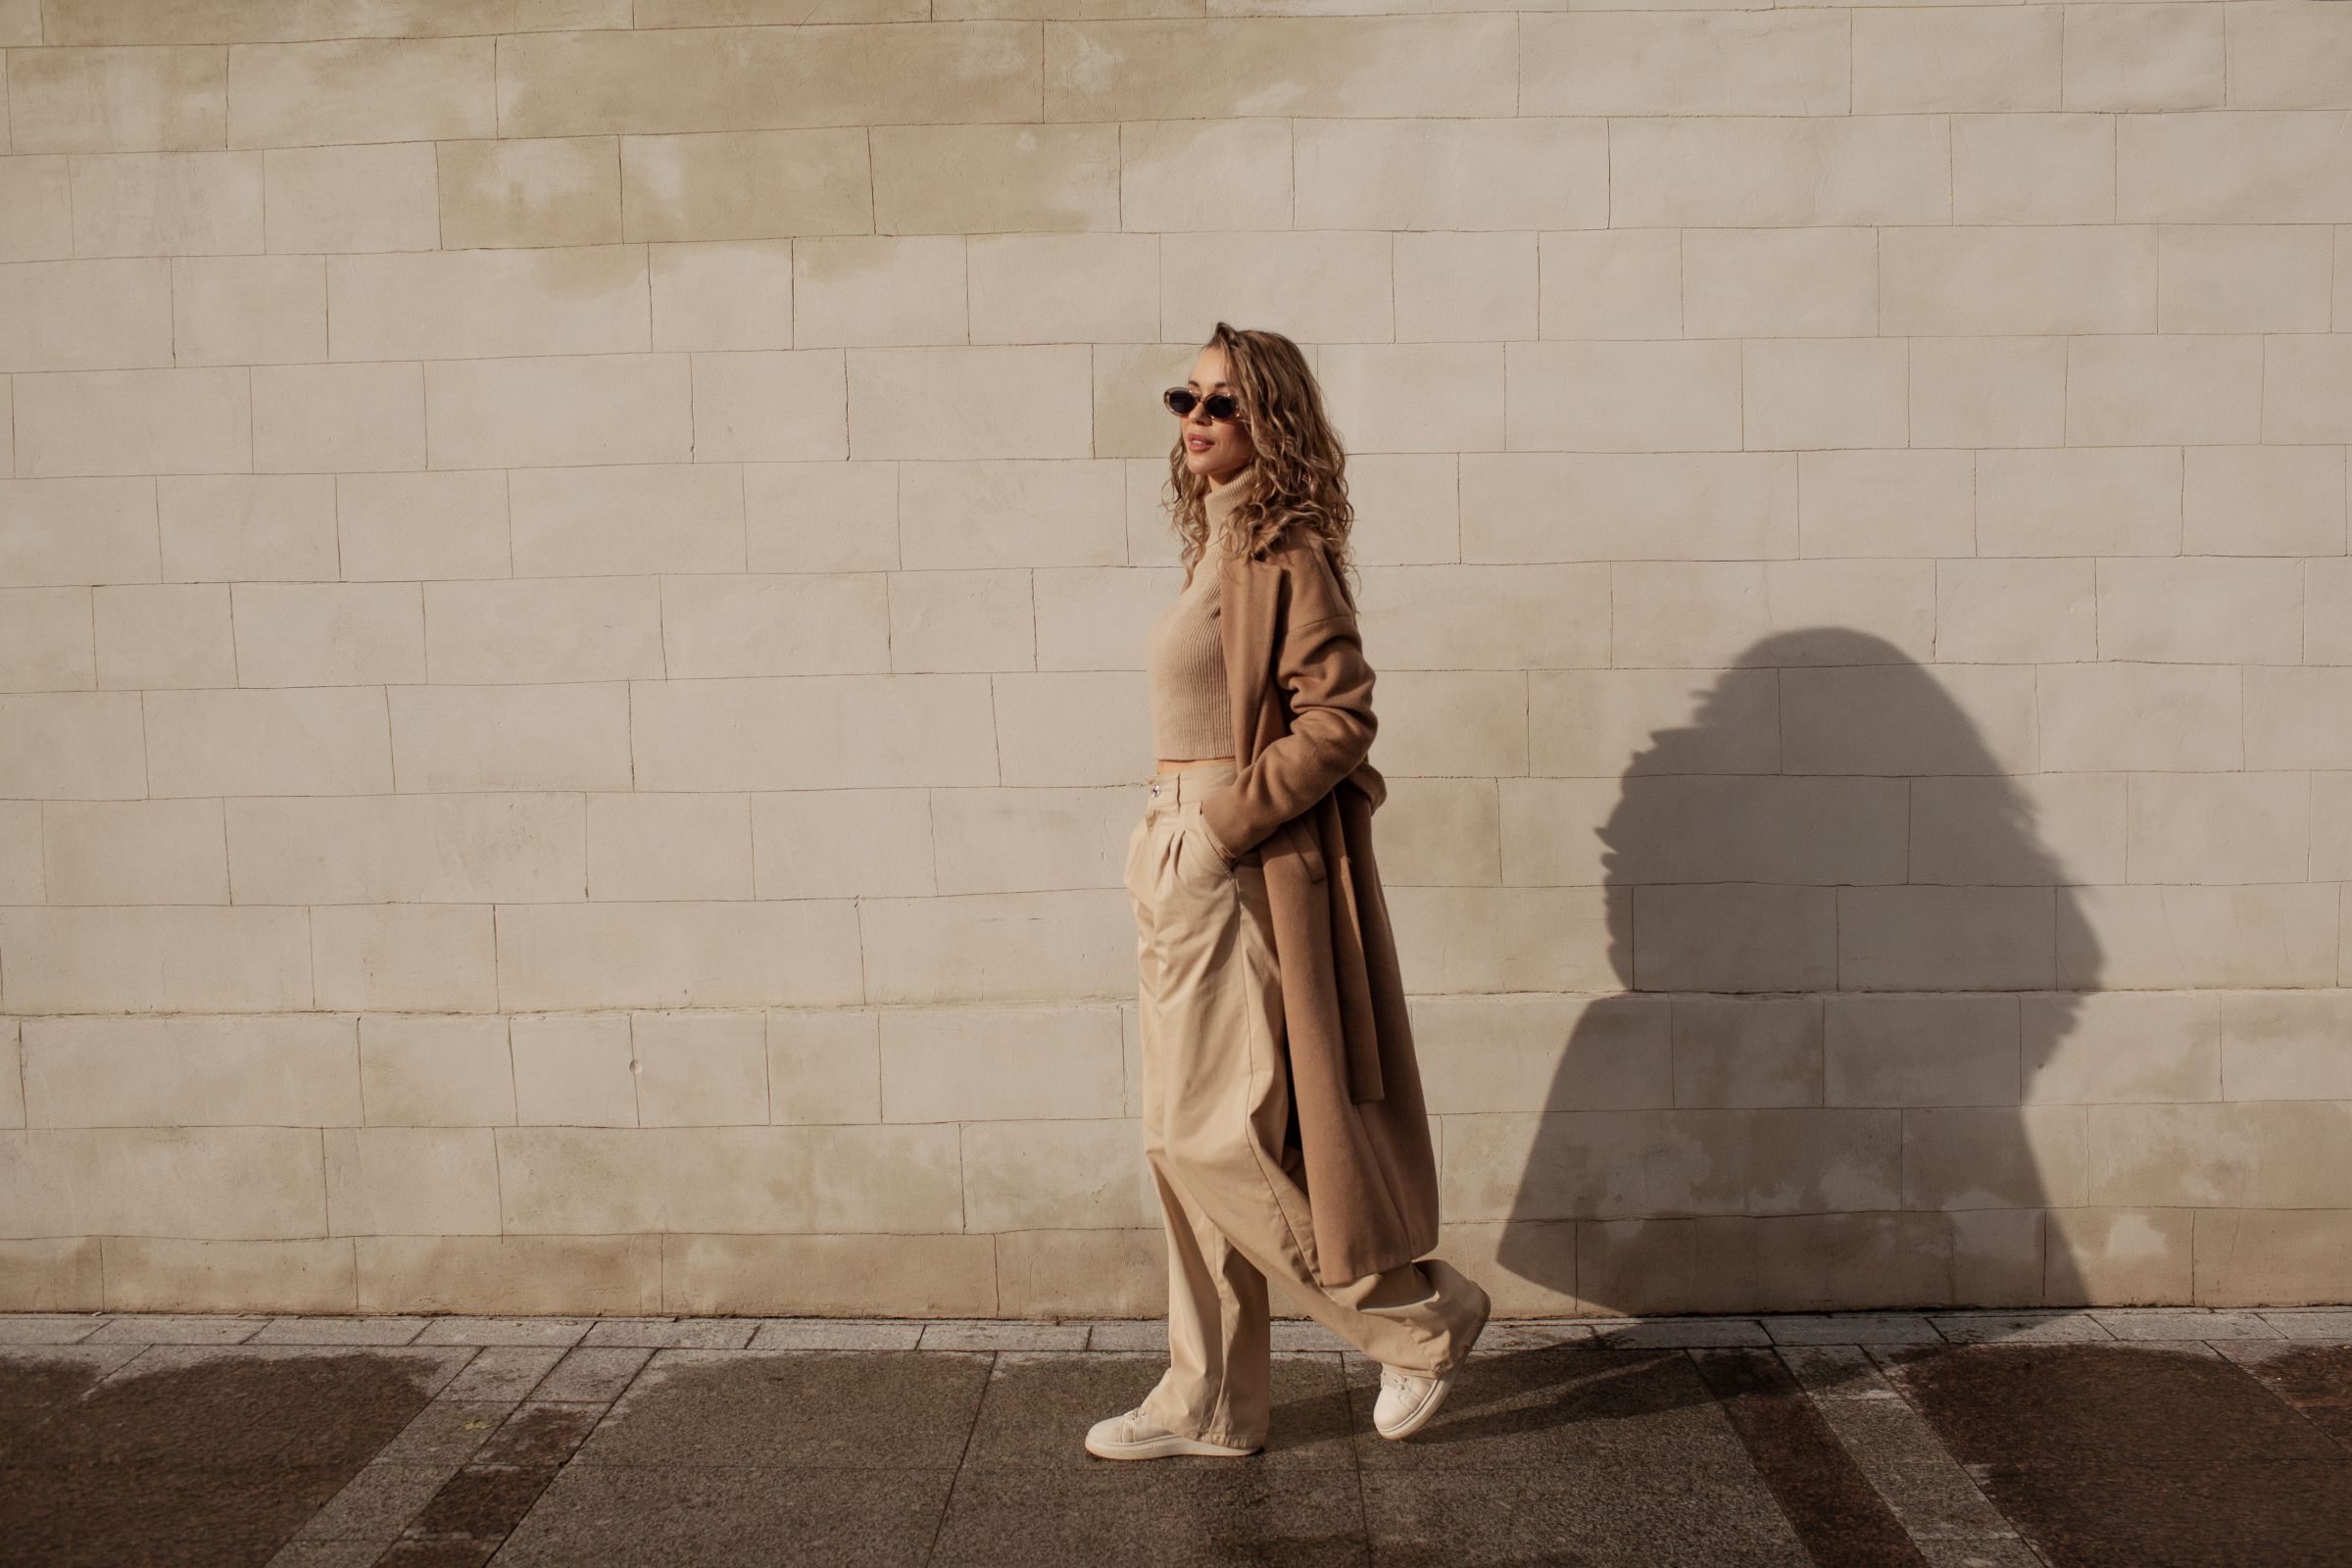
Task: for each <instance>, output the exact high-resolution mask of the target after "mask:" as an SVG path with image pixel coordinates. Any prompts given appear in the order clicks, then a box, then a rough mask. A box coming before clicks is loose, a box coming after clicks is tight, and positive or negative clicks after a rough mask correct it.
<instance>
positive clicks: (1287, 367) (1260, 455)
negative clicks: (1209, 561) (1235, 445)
mask: <svg viewBox="0 0 2352 1568" xmlns="http://www.w3.org/2000/svg"><path fill="white" fill-rule="evenodd" d="M1201 347H1203V348H1215V349H1218V350H1220V351H1221V352H1222V353H1223V354H1224V356H1225V379H1226V381H1227V383H1228V386H1229V389H1230V390H1231V391H1232V392H1233V394H1234V396H1235V397H1236V398H1238V399H1239V400H1240V402H1241V406H1242V407H1241V414H1240V418H1241V419H1242V421H1243V422H1244V423H1245V424H1247V425H1248V426H1249V429H1250V445H1251V446H1252V447H1253V448H1255V449H1256V457H1255V458H1254V459H1253V460H1252V464H1251V466H1252V467H1254V468H1255V470H1256V474H1257V482H1256V484H1255V485H1254V486H1253V487H1252V493H1251V494H1250V496H1249V497H1248V498H1246V499H1245V500H1244V501H1243V502H1242V504H1241V506H1240V507H1239V508H1237V509H1236V510H1235V512H1234V514H1233V517H1232V519H1231V526H1232V528H1233V530H1234V532H1235V534H1236V535H1237V536H1238V537H1240V538H1242V539H1244V540H1246V541H1248V545H1247V549H1248V553H1249V554H1250V555H1252V556H1254V555H1258V554H1260V553H1261V552H1263V551H1265V550H1267V549H1270V548H1271V547H1272V546H1273V545H1274V543H1275V542H1276V540H1277V539H1278V538H1280V537H1281V536H1282V534H1283V530H1285V529H1286V528H1290V529H1296V530H1299V532H1301V533H1305V534H1311V535H1313V536H1315V537H1316V538H1318V539H1320V540H1321V541H1322V543H1323V550H1324V554H1325V556H1326V557H1327V558H1328V559H1329V560H1330V562H1331V569H1332V574H1333V575H1334V576H1335V577H1337V578H1338V579H1339V583H1340V591H1341V592H1342V593H1343V594H1345V595H1347V597H1348V608H1349V609H1351V610H1352V609H1353V608H1354V607H1355V590H1354V589H1353V588H1352V587H1351V586H1350V585H1349V583H1348V573H1349V572H1350V571H1352V570H1353V569H1354V557H1353V553H1352V551H1351V550H1350V548H1349V545H1348V532H1349V530H1350V529H1352V528H1353V527H1354V525H1355V509H1354V507H1353V506H1351V505H1350V504H1349V503H1348V454H1347V452H1346V451H1345V450H1343V449H1342V448H1341V446H1340V437H1339V432H1338V431H1336V430H1334V429H1333V428H1332V425H1331V420H1330V419H1329V418H1328V417H1325V415H1324V413H1323V392H1322V389H1321V388H1320V387H1319V386H1318V385H1317V384H1316V382H1315V373H1314V371H1312V370H1310V369H1308V368H1307V365H1306V356H1305V355H1303V354H1301V353H1300V352H1299V345H1298V344H1297V343H1295V342H1293V341H1292V340H1291V339H1289V338H1287V337H1285V336H1283V335H1282V334H1281V333H1280V332H1266V331H1258V330H1254V329H1249V328H1243V327H1237V326H1234V325H1232V324H1231V323H1229V322H1225V321H1219V322H1218V323H1217V326H1216V330H1215V331H1213V332H1211V333H1210V334H1209V338H1208V341H1207V342H1206V343H1204V344H1202V345H1201ZM1168 474H1169V485H1170V488H1171V489H1172V490H1173V491H1174V493H1175V498H1176V502H1175V506H1174V508H1173V509H1172V510H1173V513H1174V525H1175V529H1176V533H1177V537H1178V538H1179V539H1181V540H1182V541H1183V551H1182V557H1181V559H1182V561H1183V563H1184V565H1185V570H1186V572H1187V574H1188V575H1189V574H1190V572H1191V570H1192V566H1193V563H1195V562H1196V561H1199V560H1200V559H1201V557H1202V556H1203V555H1205V554H1207V552H1208V511H1207V506H1206V497H1207V495H1208V480H1207V478H1206V477H1205V476H1203V475H1199V474H1195V473H1194V472H1192V471H1191V470H1190V469H1189V468H1187V467H1186V466H1185V462H1184V436H1183V432H1182V431H1181V430H1179V431H1178V433H1177V438H1176V444H1175V446H1174V447H1173V448H1172V449H1171V450H1170V451H1169V453H1168Z"/></svg>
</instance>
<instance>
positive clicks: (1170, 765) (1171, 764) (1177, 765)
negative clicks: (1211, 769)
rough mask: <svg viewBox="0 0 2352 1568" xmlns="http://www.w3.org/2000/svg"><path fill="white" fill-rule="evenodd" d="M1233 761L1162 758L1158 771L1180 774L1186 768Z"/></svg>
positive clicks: (1226, 758)
mask: <svg viewBox="0 0 2352 1568" xmlns="http://www.w3.org/2000/svg"><path fill="white" fill-rule="evenodd" d="M1232 760H1233V759H1232V758H1230V757H1184V758H1168V757H1163V758H1161V759H1159V771H1160V772H1162V773H1181V772H1183V771H1184V770H1185V769H1186V768H1188V767H1206V766H1208V765H1209V764H1210V763H1211V762H1230V761H1232Z"/></svg>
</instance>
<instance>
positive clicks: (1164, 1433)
mask: <svg viewBox="0 0 2352 1568" xmlns="http://www.w3.org/2000/svg"><path fill="white" fill-rule="evenodd" d="M1086 1451H1087V1452H1089V1453H1091V1454H1094V1455H1095V1456H1096V1457H1097V1458H1102V1459H1164V1458H1166V1457H1168V1456H1169V1455H1170V1454H1176V1453H1201V1454H1211V1455H1215V1456H1218V1457H1222V1458H1228V1459H1238V1458H1242V1457H1244V1456H1245V1455H1248V1454H1252V1453H1255V1452H1256V1451H1257V1449H1255V1448H1230V1447H1227V1446H1225V1445H1224V1444H1222V1443H1204V1442H1202V1441H1201V1439H1199V1438H1188V1437H1186V1436H1185V1435H1184V1434H1182V1433H1181V1432H1170V1431H1169V1430H1168V1429H1167V1428H1166V1427H1163V1426H1161V1425H1160V1424H1159V1423H1158V1422H1157V1421H1154V1420H1152V1417H1150V1416H1148V1415H1146V1414H1144V1409H1143V1406H1142V1405H1140V1404H1139V1405H1137V1406H1136V1407H1135V1408H1134V1409H1132V1410H1129V1411H1128V1412H1127V1413H1126V1414H1124V1415H1113V1416H1104V1417H1103V1419H1102V1420H1100V1421H1098V1422H1096V1423H1095V1424H1094V1425H1093V1426H1092V1427H1090V1428H1088V1429H1087V1434H1086Z"/></svg>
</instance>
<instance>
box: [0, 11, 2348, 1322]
mask: <svg viewBox="0 0 2352 1568" xmlns="http://www.w3.org/2000/svg"><path fill="white" fill-rule="evenodd" d="M1051 9H1052V8H1050V7H1047V8H1040V7H1037V6H1034V5H1030V4H1025V3H1022V0H839V3H838V4H833V5H828V6H820V7H817V8H815V9H814V10H813V11H812V10H811V8H810V7H809V6H808V5H807V4H805V3H799V0H796V3H794V4H790V5H786V4H781V3H776V0H633V3H632V0H433V3H430V4H426V3H422V0H408V3H403V0H0V47H4V48H5V60H6V73H5V88H4V90H5V107H6V120H5V125H6V134H7V141H6V143H5V147H6V152H5V156H0V1010H4V1011H5V1013H6V1017H5V1019H0V1305H5V1306H8V1307H32V1306H54V1307H97V1306H107V1307H123V1308H156V1307H227V1306H238V1307H268V1308H273V1309H291V1310H322V1311H323V1310H352V1309H362V1310H373V1309H387V1308H399V1309H433V1308H466V1309H471V1310H481V1311H530V1310H564V1311H587V1310H599V1311H612V1312H641V1311H642V1312H664V1313H671V1312H674V1313H693V1312H704V1311H731V1312H732V1311H776V1312H792V1311H855V1312H883V1313H909V1314H922V1313H952V1314H960V1315H990V1314H1006V1315H1018V1314H1055V1313H1107V1314H1119V1313H1151V1312H1156V1311H1158V1310H1160V1308H1161V1306H1162V1304H1163V1301H1164V1296H1163V1294H1162V1292H1163V1283H1162V1275H1161V1270H1162V1267H1163V1254H1162V1250H1161V1242H1160V1236H1159V1231H1158V1219H1157V1214H1156V1210H1155V1208H1154V1207H1153V1206H1152V1200H1151V1193H1150V1189H1149V1186H1148V1184H1147V1182H1146V1179H1145V1175H1146V1173H1145V1167H1144V1164H1143V1161H1142V1156H1141V1153H1140V1150H1139V1140H1138V1135H1137V1131H1136V1125H1135V1121H1134V1117H1135V1114H1136V1112H1137V1109H1138V1082H1137V1070H1136V1068H1137V1047H1138V1040H1137V1035H1136V1018H1135V1011H1134V1005H1133V990H1132V987H1133V981H1134V968H1133V962H1134V955H1133V948H1132V941H1133V933H1132V927H1131V924H1130V918H1131V917H1130V912H1129V910H1128V907H1127V903H1126V896H1125V895H1124V893H1123V892H1122V891H1121V889H1120V886H1119V871H1120V866H1119V863H1118V861H1119V852H1120V849H1121V847H1122V845H1123V844H1124V841H1125V836H1126V832H1127V828H1128V826H1129V825H1130V823H1131V821H1132V819H1133V816H1134V814H1135V813H1136V811H1137V810H1138V809H1139V801H1138V797H1137V793H1136V792H1137V781H1138V780H1139V779H1140V778H1141V777H1142V776H1143V774H1144V773H1146V772H1148V771H1149V765H1150V758H1149V752H1150V746H1149V728H1148V722H1147V715H1146V712H1145V709H1144V685H1143V679H1142V675H1141V672H1140V669H1139V661H1140V648H1141V635H1142V628H1143V626H1144V623H1145V621H1146V620H1147V619H1148V617H1149V616H1150V614H1151V613H1152V612H1153V611H1154V610H1155V608H1156V607H1157V605H1158V603H1159V602H1160V601H1161V600H1162V598H1163V597H1164V596H1165V595H1166V594H1168V593H1170V592H1172V591H1173V590H1174V588H1175V586H1176V584H1177V582H1178V579H1179V571H1178V568H1177V567H1176V566H1175V564H1174V563H1173V549H1172V545H1171V540H1170V538H1169V536H1168V534H1167V532H1166V530H1165V527H1164V521H1163V517H1162V515H1161V512H1160V499H1159V498H1160V489H1161V485H1162V482H1163V480H1164V478H1165V473H1166V456H1165V454H1166V449H1167V444H1168V442H1169V439H1170V429H1169V425H1170V421H1169V419H1168V417H1167V416H1166V415H1165V414H1164V413H1163V412H1162V411H1161V410H1160V408H1159V407H1158V405H1157V403H1156V401H1155V400H1156V394H1157V392H1158V390H1159V389H1160V388H1161V387H1162V386H1164V385H1166V384H1168V383H1170V382H1173V381H1180V380H1182V379H1183V377H1184V375H1185V373H1186V370H1187V368H1188V367H1189V365H1190V363H1191V359H1192V355H1193V353H1194V351H1195V349H1196V347H1197V346H1198V344H1199V343H1200V342H1201V338H1202V337H1203V336H1204V335H1205V334H1206V333H1207V331H1208V329H1209V328H1210V326H1211V324H1212V323H1213V322H1214V321H1215V320H1216V319H1219V318H1224V319H1231V320H1234V321H1236V322H1238V323H1241V324H1244V325H1258V326H1267V327H1272V328H1276V329H1278V330H1282V331H1285V332H1288V333H1289V334H1291V335H1293V336H1294V337H1296V338H1298V339H1299V341H1300V342H1301V343H1302V344H1304V345H1305V346H1306V347H1307V350H1308V352H1309V353H1310V355H1311V356H1312V359H1313V363H1314V365H1315V367H1316V368H1317V371H1318V373H1319V375H1320V377H1321V380H1322V383H1323V386H1324V388H1325V390H1326V392H1327V393H1328V395H1329V400H1330V405H1331V408H1332V411H1333V413H1334V416H1335V417H1336V419H1337V420H1338V422H1339V424H1340V426H1341V428H1342V432H1343V435H1344V437H1345V439H1346V441H1347V443H1348V448H1349V450H1350V452H1351V453H1352V454H1353V461H1352V464H1351V467H1350V474H1351V477H1352V479H1353V481H1354V493H1355V497H1356V500H1357V502H1358V505H1359V509H1360V515H1359V531H1358V533H1357V545H1358V550H1359V553H1360V560H1361V563H1362V567H1363V570H1362V580H1363V587H1364V594H1365V601H1364V603H1365V613H1364V627H1365V634H1366V639H1367V647H1368V652H1369V654H1370V656H1371V659H1372V662H1373V663H1374V664H1375V666H1376V667H1377V668H1378V669H1379V670H1380V672H1381V680H1380V688H1379V697H1378V703H1379V707H1380V711H1381V715H1382V730H1381V736H1380V740H1379V744H1378V745H1377V747H1376V748H1375V751H1374V760H1375V761H1376V762H1377V763H1379V764H1380V765H1381V766H1382V767H1383V769H1384V770H1385V771H1386V772H1387V773H1388V775H1389V777H1390V778H1391V780H1392V781H1393V785H1394V793H1393V795H1392V797H1391V800H1390V803H1389V804H1388V806H1387V807H1386V808H1385V809H1383V810H1382V812H1381V814H1380V816H1379V819H1378V828H1379V834H1380V838H1379V843H1380V850H1381V855H1382V858H1383V861H1384V864H1385V868H1386V873H1387V879H1388V886H1389V900H1390V906H1391V908H1392V911H1393V913H1394V916H1395V918H1396V921H1397V927H1398V930H1399V933H1400V937H1401V941H1402V945H1403V955H1404V964H1405V970H1406V978H1407V982H1408V985H1409V987H1410V989H1411V990H1412V992H1413V995H1414V1008H1415V1016H1416V1021H1417V1024H1418V1033H1419V1037H1420V1045H1421V1052H1422V1060H1423V1064H1424V1070H1425V1074H1426V1078H1427V1082H1428V1087H1429V1093H1430V1098H1431V1103H1432V1108H1433V1112H1434V1113H1435V1118H1436V1123H1437V1127H1436V1131H1437V1135H1438V1137H1439V1140H1440V1143H1441V1147H1442V1152H1443V1165H1444V1184H1445V1201H1446V1216H1447V1221H1448V1227H1449V1229H1448V1238H1447V1246H1446V1250H1447V1252H1448V1255H1450V1256H1452V1257H1454V1258H1456V1259H1457V1260H1458V1261H1460V1262H1461V1263H1462V1264H1463V1265H1464V1266H1465V1267H1468V1268H1470V1269H1471V1270H1472V1271H1473V1272H1475V1273H1477V1274H1479V1275H1480V1276H1481V1277H1482V1278H1484V1279H1486V1280H1487V1281H1488V1282H1489V1284H1490V1286H1491V1288H1492V1289H1493V1291H1494V1293H1495V1298H1496V1300H1497V1304H1498V1307H1499V1308H1500V1309H1502V1310H1504V1311H1521V1312H1524V1311H1540V1310H1557V1309H1563V1308H1567V1309H1577V1308H1581V1309H1589V1310H1594V1311H1619V1310H1631V1311H1659V1310H1679V1309H1708V1308H1743V1309H1773V1308H1790V1307H1818V1306H1825V1305H1854V1306H1861V1305H1873V1304H1889V1303H1929V1302H2000V1303H2009V1302H2080V1301H2092V1302H2108V1303H2112V1302H2131V1301H2163V1302H2184V1301H2198V1302H2209V1303H2217V1304H2218V1303H2236V1302H2256V1301H2260V1302H2291V1301H2304V1300H2314V1299H2344V1298H2347V1297H2352V990H2347V989H2345V987H2346V983H2347V977H2348V976H2352V918H2348V913H2347V901H2346V897H2345V888H2346V886H2347V885H2348V884H2352V558H2348V557H2347V555H2346V528H2347V514H2346V506H2347V503H2346V492H2347V475H2346V450H2347V447H2348V446H2352V4H2328V3H2309V0H2278V3H2273V0H2251V3H2243V4H2211V3H2191V4H2156V3H2149V4H2086V5H2048V4H2024V5H2015V4H2004V5H1986V6H1966V5H1962V6H1925V5H1922V6H1910V5H1886V6H1869V5H1863V6H1854V7H1851V8H1848V7H1845V6H1839V5H1825V6H1819V7H1805V6H1793V7H1788V8H1783V9H1777V10H1774V9H1758V8H1732V9H1706V8H1705V7H1704V6H1686V5H1680V4H1664V3H1661V4H1658V5H1656V6H1654V7H1644V6H1641V5H1633V6H1629V7H1626V8H1622V9H1601V8H1596V7H1585V6H1581V5H1580V6H1576V7H1572V8H1568V9H1560V8H1556V7H1553V8H1544V9H1537V10H1529V11H1525V12H1510V11H1494V10H1473V9H1470V8H1467V7H1462V8H1459V9H1458V10H1456V9H1455V8H1452V7H1449V6H1446V5H1438V6H1433V7H1421V6H1408V7H1402V8H1398V10H1397V11H1396V12H1392V13H1387V14H1381V13H1380V12H1379V9H1378V7H1377V6H1374V5H1371V4H1362V5H1359V4H1357V3H1356V0H1337V3H1322V0H1317V3H1313V4H1299V5H1297V6H1295V7H1291V8H1289V9H1292V10H1295V11H1296V12H1297V13H1298V14H1295V15H1281V14H1274V13H1279V12H1281V11H1283V10H1284V9H1286V8H1285V7H1284V6H1283V5H1282V4H1281V3H1280V0H1276V4H1274V5H1273V6H1272V7H1271V8H1269V10H1268V11H1267V12H1261V13H1260V14H1253V15H1240V14H1220V15H1215V16H1202V15H1200V14H1198V9H1197V8H1195V7H1191V6H1179V5H1173V4H1170V5H1165V6H1158V7H1154V6H1152V5H1150V4H1139V5H1133V6H1122V7H1115V8H1108V9H1115V10H1119V11H1122V12H1125V13H1128V14H1127V15H1122V16H1119V17H1116V18H1098V17H1092V16H1089V15H1086V14H1085V13H1087V12H1089V11H1091V10H1093V9H1094V8H1083V7H1080V8H1072V15H1071V16H1070V17H1067V18H1065V17H1059V16H1054V15H1049V14H1045V13H1046V12H1048V11H1050V10H1051ZM1211 9H1212V10H1216V11H1219V12H1231V11H1234V10H1235V9H1236V8H1225V7H1216V8H1211ZM1154 13H1158V14H1154ZM1359 13H1360V14H1359Z"/></svg>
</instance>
